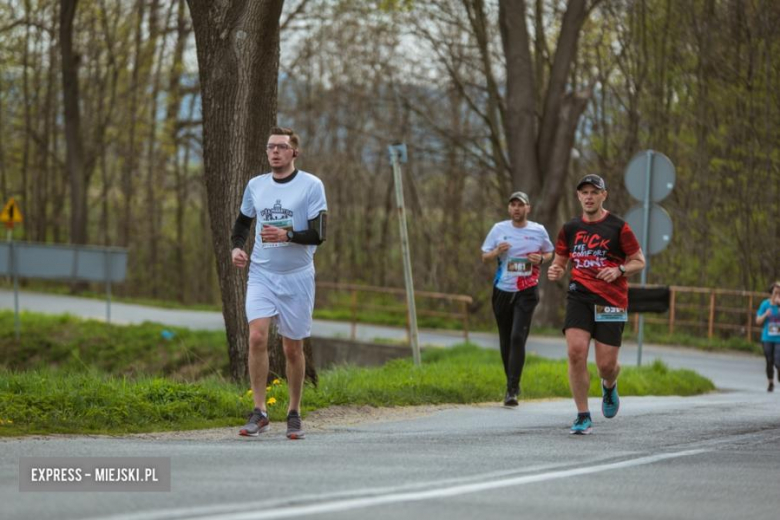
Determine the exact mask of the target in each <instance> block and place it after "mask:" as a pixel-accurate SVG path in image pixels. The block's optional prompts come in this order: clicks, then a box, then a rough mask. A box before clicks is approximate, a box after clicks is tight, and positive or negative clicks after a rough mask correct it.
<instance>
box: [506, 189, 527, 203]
mask: <svg viewBox="0 0 780 520" xmlns="http://www.w3.org/2000/svg"><path fill="white" fill-rule="evenodd" d="M515 199H517V200H519V201H520V202H523V203H525V204H527V205H528V206H530V205H531V201H530V200H529V199H528V195H526V194H525V193H523V192H522V191H516V192H514V193H513V194H511V195H510V196H509V202H512V201H513V200H515Z"/></svg>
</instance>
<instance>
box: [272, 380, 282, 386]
mask: <svg viewBox="0 0 780 520" xmlns="http://www.w3.org/2000/svg"><path fill="white" fill-rule="evenodd" d="M273 384H275V385H281V384H282V382H281V381H279V380H278V379H274V382H273Z"/></svg>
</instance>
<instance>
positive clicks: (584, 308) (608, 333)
mask: <svg viewBox="0 0 780 520" xmlns="http://www.w3.org/2000/svg"><path fill="white" fill-rule="evenodd" d="M625 325H626V322H624V321H617V322H615V321H612V322H597V321H596V317H595V315H594V305H593V304H592V303H585V302H582V301H580V300H575V299H573V298H567V299H566V319H565V320H564V322H563V333H564V334H566V329H582V330H585V331H588V332H590V336H591V337H592V338H593V339H595V340H596V341H598V342H599V343H603V344H605V345H610V346H613V347H619V346H620V344H621V343H622V341H623V328H624V327H625Z"/></svg>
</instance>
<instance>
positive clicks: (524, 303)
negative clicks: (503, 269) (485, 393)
mask: <svg viewBox="0 0 780 520" xmlns="http://www.w3.org/2000/svg"><path fill="white" fill-rule="evenodd" d="M537 303H539V296H538V293H537V290H536V287H531V288H530V289H525V290H524V291H519V292H514V293H512V292H506V291H502V290H501V289H497V288H495V287H494V288H493V314H494V315H495V317H496V324H497V325H498V337H499V342H500V344H501V361H503V363H504V373H505V374H506V387H507V391H510V392H512V391H514V392H518V391H519V390H520V378H521V377H522V375H523V366H524V365H525V342H526V340H527V339H528V331H529V330H530V329H531V318H533V315H534V309H535V308H536V304H537Z"/></svg>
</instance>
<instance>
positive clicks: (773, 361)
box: [756, 282, 780, 392]
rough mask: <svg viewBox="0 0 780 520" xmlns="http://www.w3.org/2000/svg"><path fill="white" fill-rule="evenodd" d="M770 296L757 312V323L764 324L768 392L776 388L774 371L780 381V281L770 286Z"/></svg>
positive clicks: (762, 335) (762, 337) (763, 339)
mask: <svg viewBox="0 0 780 520" xmlns="http://www.w3.org/2000/svg"><path fill="white" fill-rule="evenodd" d="M769 294H770V296H769V298H767V299H766V300H764V301H763V302H761V305H760V306H759V307H758V312H757V313H756V325H763V326H764V330H763V331H761V343H763V345H764V356H765V357H766V377H767V379H768V380H769V386H768V387H767V389H766V390H767V392H772V391H774V389H775V383H774V371H775V368H776V369H777V380H778V381H780V282H775V283H773V284H772V285H771V286H770V287H769Z"/></svg>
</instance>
